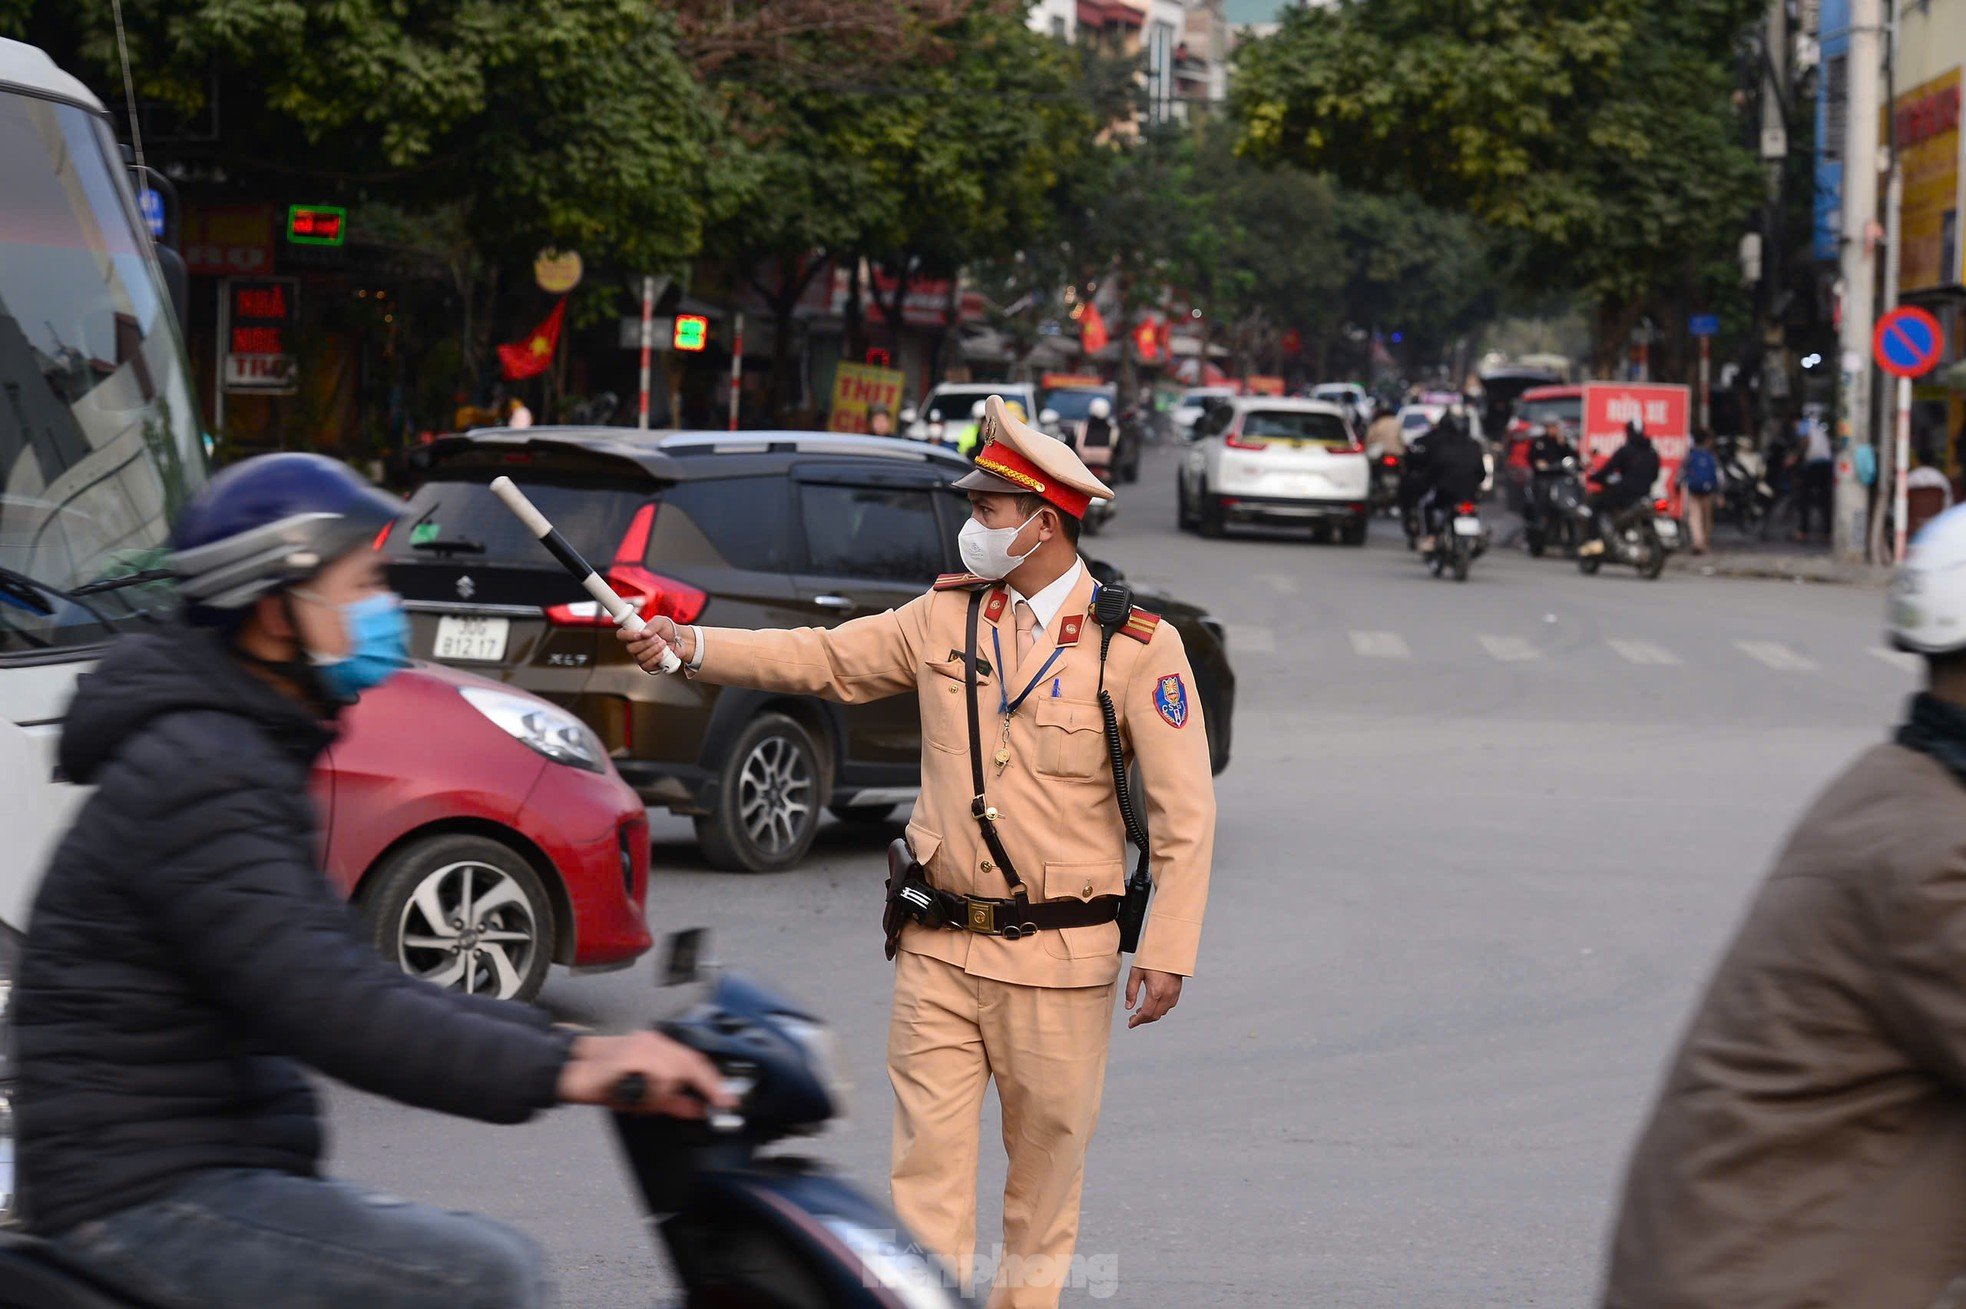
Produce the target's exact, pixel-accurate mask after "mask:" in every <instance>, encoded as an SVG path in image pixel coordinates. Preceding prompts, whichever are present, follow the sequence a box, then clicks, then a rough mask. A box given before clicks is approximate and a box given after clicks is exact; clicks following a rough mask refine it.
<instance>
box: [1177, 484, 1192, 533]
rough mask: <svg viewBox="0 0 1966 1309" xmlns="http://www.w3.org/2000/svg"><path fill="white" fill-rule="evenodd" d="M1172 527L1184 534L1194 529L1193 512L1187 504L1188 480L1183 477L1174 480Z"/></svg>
mask: <svg viewBox="0 0 1966 1309" xmlns="http://www.w3.org/2000/svg"><path fill="white" fill-rule="evenodd" d="M1174 525H1175V526H1176V527H1178V528H1179V529H1180V530H1182V531H1184V532H1191V531H1193V530H1194V527H1195V510H1194V506H1192V505H1190V504H1189V503H1188V479H1187V478H1185V477H1176V478H1175V479H1174Z"/></svg>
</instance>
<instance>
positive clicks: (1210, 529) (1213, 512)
mask: <svg viewBox="0 0 1966 1309" xmlns="http://www.w3.org/2000/svg"><path fill="white" fill-rule="evenodd" d="M1227 525H1228V524H1227V520H1226V517H1225V515H1224V514H1223V512H1222V501H1221V499H1220V498H1219V497H1217V496H1212V495H1210V494H1209V493H1208V487H1207V485H1206V484H1204V485H1203V487H1202V492H1201V509H1200V522H1199V524H1198V526H1199V530H1200V531H1201V534H1202V535H1203V536H1205V537H1207V538H1208V539H1209V540H1211V541H1213V540H1216V539H1218V538H1219V537H1220V536H1221V535H1222V532H1223V529H1224V528H1226V527H1227Z"/></svg>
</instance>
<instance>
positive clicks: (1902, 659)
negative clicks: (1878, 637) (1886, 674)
mask: <svg viewBox="0 0 1966 1309" xmlns="http://www.w3.org/2000/svg"><path fill="white" fill-rule="evenodd" d="M1871 653H1872V654H1874V655H1876V656H1877V657H1878V658H1879V659H1882V660H1883V661H1884V662H1885V663H1887V664H1896V665H1897V666H1898V667H1899V668H1902V669H1904V670H1905V671H1906V672H1907V673H1920V672H1923V671H1925V660H1924V659H1922V658H1920V657H1919V656H1918V655H1915V654H1913V653H1912V652H1911V651H1909V650H1892V649H1890V648H1888V647H1886V646H1881V645H1879V646H1873V647H1871Z"/></svg>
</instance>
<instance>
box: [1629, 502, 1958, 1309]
mask: <svg viewBox="0 0 1966 1309" xmlns="http://www.w3.org/2000/svg"><path fill="white" fill-rule="evenodd" d="M1888 622H1889V628H1890V633H1891V639H1892V642H1893V644H1895V645H1896V646H1897V647H1898V648H1899V649H1901V650H1906V651H1910V652H1912V653H1915V654H1918V655H1921V656H1923V658H1924V662H1925V676H1926V689H1925V690H1924V692H1923V693H1922V694H1919V695H1917V696H1914V697H1913V698H1912V701H1911V703H1910V705H1909V707H1908V711H1907V713H1906V714H1905V717H1904V719H1903V721H1902V722H1901V724H1900V726H1899V727H1898V729H1897V732H1896V735H1895V738H1894V739H1893V740H1892V741H1890V742H1889V743H1888V744H1887V743H1879V744H1877V745H1874V746H1871V747H1869V748H1867V749H1866V750H1865V751H1864V752H1863V753H1862V754H1861V755H1859V756H1858V757H1857V758H1856V759H1855V760H1854V761H1852V762H1851V764H1850V766H1849V767H1848V768H1847V769H1845V770H1844V772H1843V774H1842V775H1841V776H1840V777H1838V778H1837V779H1836V780H1834V781H1832V782H1831V783H1830V784H1829V786H1828V789H1827V790H1825V791H1823V792H1822V793H1821V794H1820V795H1819V796H1818V797H1817V798H1816V799H1815V800H1814V801H1813V803H1812V804H1811V805H1810V807H1809V810H1808V812H1807V813H1806V814H1805V815H1804V816H1803V818H1802V820H1801V823H1800V824H1799V825H1798V826H1797V828H1796V830H1795V831H1794V832H1793V833H1791V834H1790V836H1789V837H1788V839H1787V840H1786V842H1785V843H1784V848H1783V849H1782V852H1781V854H1780V856H1779V857H1778V859H1777V860H1776V863H1775V866H1774V867H1773V869H1772V870H1770V872H1769V873H1768V875H1767V877H1766V878H1765V879H1764V880H1763V881H1762V883H1761V885H1760V887H1759V889H1758V891H1757V892H1756V894H1755V895H1754V897H1753V901H1752V903H1751V904H1750V906H1749V908H1748V911H1747V914H1746V916H1745V918H1744V920H1743V921H1742V922H1741V924H1740V926H1739V928H1738V929H1737V930H1736V932H1735V934H1734V939H1733V942H1732V944H1731V945H1729V946H1728V948H1727V952H1726V954H1725V955H1724V956H1723V957H1722V959H1721V961H1720V965H1719V967H1718V968H1717V969H1716V970H1715V971H1714V973H1713V976H1712V980H1711V981H1709V982H1708V984H1707V988H1706V993H1705V995H1704V997H1703V998H1702V999H1701V1000H1700V1002H1699V1005H1698V1007H1697V1008H1696V1009H1695V1011H1694V1013H1693V1017H1692V1021H1691V1022H1690V1023H1689V1024H1688V1025H1687V1028H1686V1032H1685V1035H1684V1036H1683V1037H1682V1038H1681V1040H1680V1044H1679V1050H1678V1052H1677V1054H1675V1055H1674V1057H1673V1061H1672V1065H1671V1067H1670V1068H1669V1069H1668V1070H1667V1072H1666V1075H1665V1078H1664V1080H1663V1085H1662V1087H1661V1089H1660V1091H1659V1093H1658V1100H1657V1103H1656V1104H1655V1106H1654V1107H1653V1110H1652V1114H1651V1119H1650V1122H1649V1123H1648V1124H1647V1126H1646V1128H1645V1130H1644V1134H1643V1135H1642V1136H1641V1137H1640V1138H1639V1141H1638V1144H1637V1146H1636V1148H1635V1149H1634V1150H1633V1151H1632V1156H1631V1163H1630V1165H1629V1169H1628V1172H1627V1174H1626V1179H1625V1186H1624V1196H1623V1201H1622V1203H1621V1205H1620V1212H1619V1215H1618V1218H1617V1221H1616V1224H1615V1226H1614V1228H1613V1236H1612V1242H1611V1252H1610V1267H1609V1270H1608V1272H1607V1275H1606V1279H1605V1285H1604V1291H1603V1297H1602V1299H1601V1301H1600V1303H1601V1304H1602V1305H1603V1306H1605V1309H1665V1307H1666V1306H1695V1305H1699V1306H1715V1307H1716V1309H1718V1307H1719V1306H1726V1309H1798V1307H1799V1306H1802V1305H1822V1306H1830V1305H1835V1306H1852V1307H1854V1306H1858V1305H1861V1306H1863V1309H1940V1307H1941V1306H1949V1305H1957V1304H1959V1303H1960V1295H1961V1292H1962V1290H1966V1281H1962V1280H1961V1272H1962V1268H1963V1267H1966V1259H1962V1251H1961V1246H1960V1215H1961V1214H1962V1213H1966V985H1962V979H1963V978H1966V895H1962V888H1966V508H1961V509H1952V510H1949V511H1947V512H1946V513H1944V514H1942V515H1940V516H1939V517H1938V518H1936V519H1934V520H1933V521H1932V522H1931V523H1930V524H1928V525H1927V526H1926V527H1925V528H1924V530H1922V531H1921V532H1920V533H1919V534H1918V537H1917V539H1916V540H1915V541H1914V542H1913V543H1912V547H1911V550H1910V552H1909V555H1908V556H1907V559H1906V562H1905V566H1904V568H1903V570H1902V571H1901V572H1900V573H1899V575H1898V578H1897V581H1896V583H1895V584H1894V587H1893V593H1892V597H1891V601H1890V608H1889V612H1888Z"/></svg>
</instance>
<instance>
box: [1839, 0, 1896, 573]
mask: <svg viewBox="0 0 1966 1309" xmlns="http://www.w3.org/2000/svg"><path fill="white" fill-rule="evenodd" d="M1883 36H1884V5H1883V0H1851V4H1850V53H1849V56H1848V60H1849V62H1848V68H1849V88H1850V89H1849V102H1848V108H1847V111H1846V113H1845V115H1844V123H1845V127H1844V134H1843V135H1844V150H1843V258H1842V277H1841V281H1842V284H1843V321H1842V323H1841V330H1840V331H1839V333H1838V344H1839V346H1840V351H1839V353H1840V356H1841V357H1840V359H1839V360H1838V364H1839V367H1840V370H1841V385H1840V386H1839V387H1838V392H1837V423H1836V436H1837V440H1836V511H1835V514H1834V517H1833V525H1834V529H1835V536H1834V542H1835V552H1836V556H1837V558H1839V559H1842V560H1844V561H1846V562H1850V563H1861V562H1863V558H1864V541H1865V537H1866V536H1867V535H1868V530H1867V529H1868V527H1869V516H1870V512H1869V494H1868V492H1867V491H1866V489H1865V487H1864V485H1863V483H1862V482H1860V481H1858V480H1857V461H1856V449H1857V447H1858V446H1860V445H1865V444H1868V443H1869V442H1870V439H1871V424H1870V379H1871V366H1870V338H1871V329H1872V328H1873V326H1874V325H1875V323H1876V320H1877V294H1876V287H1877V240H1876V235H1877V233H1876V228H1877V144H1878V143H1877V122H1878V118H1877V114H1878V89H1879V88H1878V82H1879V79H1880V75H1881V72H1882V64H1883V50H1884V43H1883Z"/></svg>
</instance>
